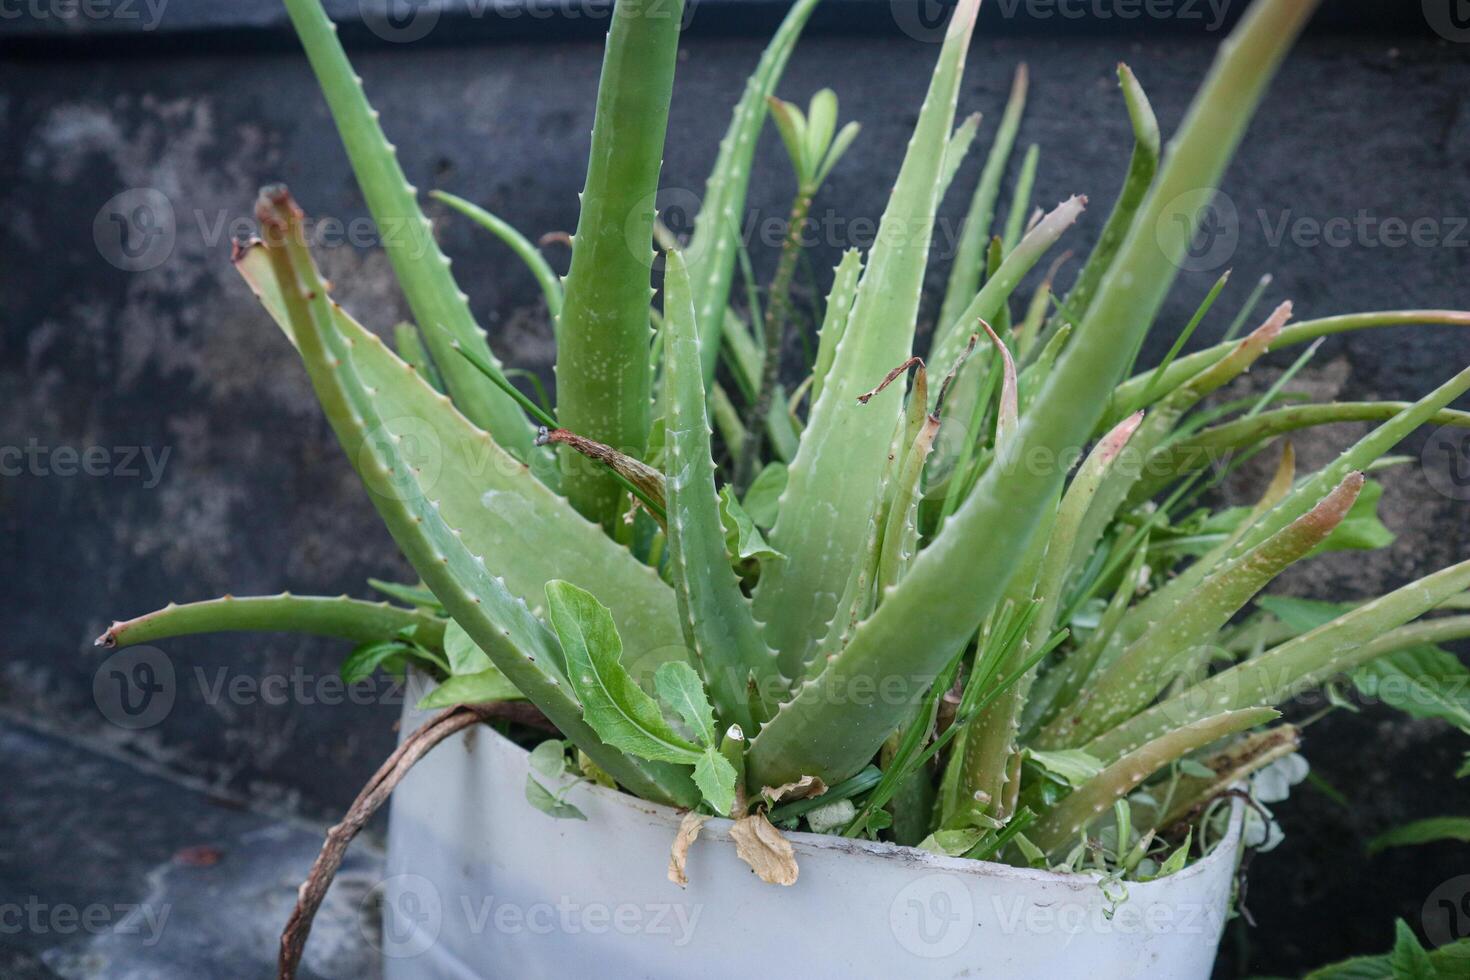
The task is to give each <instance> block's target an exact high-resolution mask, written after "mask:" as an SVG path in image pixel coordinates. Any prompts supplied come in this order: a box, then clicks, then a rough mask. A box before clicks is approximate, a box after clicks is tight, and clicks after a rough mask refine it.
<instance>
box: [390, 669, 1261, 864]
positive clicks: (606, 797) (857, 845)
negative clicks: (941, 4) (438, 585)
mask: <svg viewBox="0 0 1470 980" xmlns="http://www.w3.org/2000/svg"><path fill="white" fill-rule="evenodd" d="M415 673H417V671H415ZM422 679H423V680H424V681H426V682H427V685H428V686H427V687H426V688H425V689H424V690H425V691H428V690H432V689H433V687H436V686H437V683H436V682H435V681H434V680H433V679H432V678H430V677H428V676H427V675H423V676H422ZM417 700H418V699H417V698H416V697H410V698H408V699H405V703H404V707H405V709H406V710H407V711H409V712H414V713H415V714H420V715H426V714H427V712H420V711H419V709H417V708H416V707H414V705H415V704H416V703H417ZM412 727H417V725H416V724H415V725H414V726H412ZM412 727H410V726H409V725H408V724H407V722H406V721H405V724H404V725H403V726H402V729H403V731H405V732H407V731H411V730H412ZM467 738H474V739H480V738H491V739H493V740H494V744H495V747H496V748H497V749H498V750H500V751H501V752H509V753H510V754H512V755H514V757H515V758H516V759H517V761H518V762H519V763H523V764H525V765H526V766H527V768H528V769H529V766H530V752H529V751H528V750H527V749H524V748H522V747H521V746H519V745H517V744H516V743H515V742H513V741H511V740H510V739H508V738H506V737H505V736H504V735H502V734H501V733H500V732H498V731H496V730H495V729H494V728H492V727H491V726H489V725H476V726H473V727H471V728H469V729H467V730H466V731H465V732H464V733H462V734H461V735H457V736H455V738H453V739H451V740H450V741H451V742H454V741H458V740H461V739H467ZM567 795H568V797H569V798H575V797H578V796H580V797H583V798H589V797H590V798H591V799H594V800H597V801H600V802H601V803H603V804H604V805H616V806H621V807H624V808H626V809H632V810H636V811H638V812H640V813H642V814H643V815H644V816H646V817H650V818H652V819H654V820H655V821H657V822H659V823H662V824H665V825H667V827H668V830H669V842H670V844H672V843H673V840H674V834H675V833H676V832H677V830H678V827H679V823H680V821H681V820H682V818H683V816H684V814H685V813H687V812H688V811H687V810H686V809H681V808H678V807H673V806H668V805H666V804H663V803H655V802H653V801H651V800H645V799H642V798H641V797H637V796H634V795H632V794H631V793H625V792H623V791H622V790H620V789H609V788H608V787H606V786H601V785H599V784H597V783H594V782H591V781H590V780H581V781H579V782H578V784H577V785H576V786H573V787H571V788H570V789H569V791H568V794H567ZM528 805H529V804H528ZM1244 815H1245V808H1244V806H1243V804H1242V803H1241V801H1240V800H1239V799H1235V800H1233V801H1232V802H1231V812H1230V822H1229V826H1228V829H1227V830H1226V832H1225V835H1224V836H1223V837H1221V838H1220V840H1219V841H1218V842H1216V844H1215V846H1214V848H1212V849H1211V851H1210V853H1208V854H1206V855H1205V856H1204V857H1202V858H1199V859H1198V860H1195V861H1192V862H1190V863H1189V864H1187V865H1185V866H1184V867H1183V868H1181V869H1180V870H1179V871H1176V872H1174V873H1173V874H1171V875H1169V876H1167V878H1160V879H1156V881H1170V882H1183V881H1186V880H1187V879H1189V878H1192V877H1196V876H1199V875H1203V874H1206V873H1207V872H1208V871H1209V870H1210V869H1211V868H1212V867H1213V866H1214V865H1216V864H1219V863H1220V862H1223V861H1226V860H1229V861H1231V862H1233V861H1234V860H1235V855H1236V853H1237V851H1238V845H1239V843H1240V839H1241V832H1242V827H1243V824H1244ZM733 826H734V821H733V820H730V819H729V818H727V817H711V818H710V819H709V820H708V821H706V822H705V824H704V827H703V828H702V829H701V831H700V837H701V839H704V838H711V839H715V840H722V841H728V842H733V838H732V837H731V836H730V828H731V827H733ZM781 834H782V836H784V837H785V838H786V839H787V840H788V841H789V842H790V843H791V846H792V849H793V850H794V851H795V853H796V855H797V857H798V859H799V858H800V856H801V855H802V854H809V855H811V854H817V853H819V852H823V851H838V852H843V853H846V854H849V855H851V856H852V857H853V858H854V859H857V860H864V861H875V862H881V863H885V864H886V863H891V862H897V863H903V864H906V865H908V866H909V867H910V868H911V869H912V870H914V871H916V872H924V871H928V872H945V873H948V874H956V875H965V876H969V877H976V878H982V877H983V878H1010V879H1014V880H1018V881H1028V882H1034V883H1038V884H1039V883H1046V884H1050V885H1062V886H1066V887H1069V888H1072V889H1074V890H1078V891H1081V890H1085V889H1092V888H1095V887H1096V885H1097V882H1098V880H1099V879H1101V878H1102V875H1101V874H1100V873H1098V872H1096V871H1080V872H1067V871H1048V870H1041V869H1037V868H1017V867H1015V866H1013V865H1009V864H999V863H997V862H994V861H981V860H977V859H975V858H961V857H949V856H948V855H943V854H933V853H931V852H929V851H922V850H919V849H918V848H917V847H909V846H906V845H903V844H892V843H889V842H887V841H870V840H859V839H856V838H848V837H838V836H836V835H834V834H814V833H811V832H809V831H795V830H792V831H786V830H783V831H781ZM798 863H800V862H799V860H798ZM1127 884H1128V887H1129V888H1130V889H1134V888H1147V887H1148V886H1150V885H1152V884H1155V881H1130V882H1128V883H1127Z"/></svg>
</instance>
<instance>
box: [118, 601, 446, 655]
mask: <svg viewBox="0 0 1470 980" xmlns="http://www.w3.org/2000/svg"><path fill="white" fill-rule="evenodd" d="M411 627H416V628H417V633H416V636H417V637H418V638H419V640H420V642H422V643H423V644H424V645H425V646H428V647H441V646H443V644H444V620H442V619H440V618H439V617H438V616H434V615H431V614H430V613H427V612H425V611H423V610H422V609H403V608H400V607H398V606H392V605H389V604H388V603H386V602H368V601H365V600H363V599H349V598H347V596H345V595H344V596H312V595H292V594H291V593H289V592H282V593H281V594H280V595H261V596H232V595H227V596H221V597H220V598H218V599H206V600H204V601H202V602H185V603H173V602H171V603H169V604H168V605H167V606H164V607H163V608H162V609H158V610H155V611H153V612H150V613H146V614H144V615H142V616H138V617H135V618H133V619H127V620H120V621H118V622H115V623H113V624H112V625H111V626H109V627H108V628H107V632H105V633H103V634H102V635H101V636H99V637H97V645H98V646H99V647H109V648H110V647H130V646H133V645H135V644H138V643H152V642H154V641H156V640H166V639H170V638H172V637H175V636H191V635H193V634H195V633H232V632H239V631H259V632H263V633H274V632H281V633H307V634H310V635H312V636H335V637H340V638H342V639H344V640H352V641H353V642H354V643H369V642H372V641H374V640H386V639H389V638H391V637H392V636H394V635H396V634H397V633H398V632H399V631H400V630H404V629H409V628H411Z"/></svg>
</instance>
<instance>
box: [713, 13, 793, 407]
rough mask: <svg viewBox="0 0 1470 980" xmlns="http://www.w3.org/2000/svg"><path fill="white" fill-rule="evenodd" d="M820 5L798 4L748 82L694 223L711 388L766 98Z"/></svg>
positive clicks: (768, 46) (721, 144) (731, 120)
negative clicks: (808, 21)
mask: <svg viewBox="0 0 1470 980" xmlns="http://www.w3.org/2000/svg"><path fill="white" fill-rule="evenodd" d="M816 5H817V0H797V2H796V3H794V4H792V6H791V10H790V11H789V12H788V13H787V14H786V19H785V20H783V21H782V22H781V26H780V27H778V28H777V29H776V33H775V35H773V36H772V38H771V41H770V43H769V44H767V45H766V49H765V51H764V52H763V53H762V54H761V59H760V63H759V64H757V65H756V67H755V71H754V72H752V73H751V76H750V78H749V79H748V80H747V81H746V83H745V92H744V93H743V94H742V95H741V96H740V101H739V102H737V103H736V104H735V111H734V113H733V114H732V115H731V117H730V127H729V129H728V130H726V132H725V136H724V138H723V139H722V140H720V150H719V154H718V155H717V156H716V157H715V165H714V169H713V170H712V171H710V175H709V179H708V180H707V181H705V185H704V200H703V201H702V202H700V207H699V215H698V216H697V217H696V218H695V221H694V234H693V236H692V237H691V238H690V240H689V246H688V248H686V249H685V250H684V251H685V255H686V256H687V257H688V261H689V276H690V282H691V283H693V286H694V315H695V318H696V320H697V321H698V323H699V340H700V349H701V352H702V355H703V357H704V382H705V387H706V388H708V387H709V384H710V382H711V381H713V380H714V376H715V366H716V364H717V363H718V358H719V353H720V342H719V341H720V331H721V329H722V326H723V323H724V317H725V307H726V306H727V305H728V304H729V302H730V284H731V281H732V280H733V278H734V275H735V258H736V256H735V253H736V246H737V244H738V242H739V237H740V215H741V211H742V210H743V209H744V207H745V192H746V188H747V187H748V186H749V184H750V167H751V161H752V160H753V159H754V158H755V147H756V143H757V141H758V137H759V136H760V131H761V124H762V123H764V122H765V119H766V113H767V112H768V111H769V109H768V106H767V103H766V99H767V98H768V97H770V96H771V95H772V94H773V93H774V92H775V91H776V83H777V82H778V81H780V79H781V73H782V72H784V71H785V70H786V62H787V61H788V60H790V58H791V52H792V51H793V50H794V49H795V48H796V40H797V38H798V37H800V36H801V30H802V28H803V27H805V26H806V22H807V18H809V17H810V16H811V14H812V10H813V9H814V8H815V7H816Z"/></svg>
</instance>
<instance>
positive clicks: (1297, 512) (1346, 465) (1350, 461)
mask: <svg viewBox="0 0 1470 980" xmlns="http://www.w3.org/2000/svg"><path fill="white" fill-rule="evenodd" d="M1467 390H1470V368H1466V369H1465V370H1463V371H1461V372H1460V373H1459V374H1457V375H1455V376H1454V377H1453V378H1451V379H1450V380H1448V381H1446V382H1445V383H1444V384H1442V385H1440V386H1439V387H1438V388H1436V389H1435V390H1434V391H1432V392H1430V393H1429V394H1428V395H1425V396H1424V397H1423V398H1421V399H1420V400H1419V401H1417V402H1414V403H1413V404H1412V405H1411V406H1409V407H1408V408H1406V409H1404V410H1403V411H1401V412H1399V413H1398V414H1397V415H1395V416H1393V418H1391V419H1389V420H1388V421H1387V422H1385V423H1383V424H1382V425H1380V426H1379V427H1378V428H1376V429H1374V430H1373V431H1372V432H1369V433H1368V434H1367V435H1365V436H1364V437H1363V438H1362V439H1359V440H1358V441H1357V442H1356V443H1354V444H1353V445H1352V446H1350V447H1348V448H1347V449H1346V450H1344V451H1343V452H1342V453H1341V454H1339V455H1338V457H1337V459H1335V460H1333V461H1332V462H1331V463H1329V464H1328V465H1327V466H1324V467H1322V469H1320V470H1318V471H1317V472H1316V473H1314V474H1312V475H1311V476H1309V477H1307V478H1306V479H1304V480H1302V481H1301V482H1300V483H1298V484H1297V485H1296V486H1295V487H1293V488H1292V490H1291V492H1290V493H1288V494H1286V496H1284V497H1283V498H1282V499H1281V500H1280V502H1278V503H1277V504H1276V506H1274V507H1272V508H1271V509H1270V510H1268V511H1266V512H1265V513H1264V514H1261V515H1259V516H1256V517H1254V518H1253V519H1252V520H1251V523H1250V525H1249V527H1248V528H1247V529H1246V530H1245V531H1244V532H1243V533H1241V534H1240V535H1239V536H1238V537H1237V538H1236V539H1235V541H1234V544H1233V546H1232V548H1231V549H1230V550H1229V551H1225V552H1222V553H1219V554H1214V553H1212V554H1211V555H1208V556H1206V557H1207V558H1209V559H1211V561H1217V560H1219V559H1223V558H1230V557H1234V556H1237V555H1239V554H1240V553H1241V552H1242V551H1244V550H1245V549H1248V548H1252V547H1254V546H1256V545H1257V544H1259V543H1260V542H1261V541H1262V540H1264V539H1265V538H1266V537H1269V536H1270V535H1272V534H1275V533H1276V532H1277V531H1279V530H1280V529H1281V528H1283V527H1285V526H1286V525H1287V524H1289V523H1291V522H1292V521H1294V520H1296V519H1297V518H1298V517H1300V516H1301V515H1302V514H1303V513H1305V512H1306V511H1307V510H1308V509H1310V508H1311V506H1312V505H1313V504H1314V503H1315V502H1316V501H1318V500H1320V499H1321V498H1322V496H1323V495H1325V494H1326V493H1327V491H1328V490H1329V489H1331V488H1332V487H1333V486H1335V485H1336V484H1337V483H1339V482H1341V481H1342V479H1343V478H1344V477H1346V476H1347V474H1348V473H1351V472H1352V471H1354V470H1366V469H1367V468H1368V467H1369V466H1370V465H1371V464H1372V463H1373V461H1374V460H1376V459H1378V458H1379V457H1380V456H1382V455H1383V454H1385V453H1387V452H1388V451H1389V450H1390V449H1392V448H1393V447H1394V446H1396V445H1398V443H1399V442H1400V441H1402V440H1403V439H1404V438H1405V437H1407V436H1408V435H1409V433H1411V432H1413V431H1414V429H1416V428H1418V427H1419V426H1420V425H1422V424H1424V422H1426V421H1428V420H1429V419H1431V418H1433V417H1434V415H1435V414H1436V413H1437V412H1439V411H1440V410H1441V409H1443V408H1444V407H1445V406H1446V405H1448V404H1449V403H1450V402H1451V401H1453V400H1454V399H1456V398H1458V397H1459V396H1460V395H1462V394H1464V392H1465V391H1467ZM1258 417H1259V416H1258ZM1210 568H1211V566H1210V565H1207V564H1206V563H1205V561H1204V560H1203V559H1201V560H1199V561H1196V562H1195V563H1194V564H1192V565H1190V566H1189V567H1188V568H1186V569H1184V570H1183V571H1182V572H1180V573H1179V574H1178V575H1176V576H1175V577H1174V578H1173V579H1171V580H1170V581H1169V582H1168V583H1167V584H1165V585H1164V586H1163V588H1161V589H1159V590H1158V591H1157V592H1155V593H1154V594H1153V595H1151V596H1149V597H1148V598H1147V599H1145V600H1144V601H1143V602H1141V603H1139V604H1138V605H1137V606H1135V607H1134V609H1133V610H1132V611H1131V612H1130V613H1129V614H1128V617H1127V618H1126V619H1125V620H1124V622H1123V624H1122V625H1121V626H1120V629H1122V630H1123V631H1124V632H1125V634H1126V636H1127V638H1128V639H1129V640H1130V641H1131V640H1132V639H1133V638H1135V637H1137V636H1138V635H1139V633H1140V632H1141V631H1142V629H1143V628H1144V627H1143V624H1146V623H1148V622H1153V621H1157V620H1159V619H1161V618H1163V617H1164V616H1165V615H1167V614H1168V611H1169V610H1170V609H1172V608H1174V607H1175V605H1176V604H1178V603H1179V602H1181V601H1183V599H1184V598H1185V597H1186V596H1187V595H1188V594H1189V592H1190V591H1191V590H1192V589H1194V587H1195V586H1196V585H1198V584H1199V582H1200V581H1201V580H1202V579H1203V578H1204V577H1205V575H1206V574H1208V573H1209V571H1210Z"/></svg>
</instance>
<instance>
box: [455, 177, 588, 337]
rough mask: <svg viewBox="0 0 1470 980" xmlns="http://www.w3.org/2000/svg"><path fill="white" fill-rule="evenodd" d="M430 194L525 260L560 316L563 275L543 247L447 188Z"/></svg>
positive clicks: (549, 306) (551, 308)
mask: <svg viewBox="0 0 1470 980" xmlns="http://www.w3.org/2000/svg"><path fill="white" fill-rule="evenodd" d="M429 196H430V197H432V198H434V199H435V200H436V201H443V202H444V203H445V204H447V205H449V206H450V207H452V208H454V210H456V211H458V212H459V213H460V214H462V215H464V216H465V217H466V218H469V219H470V220H471V221H473V222H474V223H475V224H477V225H479V226H480V227H481V228H484V229H485V230H486V231H488V232H490V234H492V235H494V236H495V237H496V238H498V239H500V240H501V241H502V242H504V243H505V244H506V246H507V247H509V248H510V250H511V251H512V252H514V253H515V256H516V258H518V259H520V260H521V261H522V262H524V263H525V264H526V268H527V269H530V270H531V275H533V276H535V277H536V285H538V286H540V287H541V295H543V296H545V297H546V308H547V310H549V311H550V312H551V315H552V317H553V318H555V317H558V316H560V315H561V305H562V298H563V297H562V288H561V278H560V277H559V276H557V274H556V273H555V272H553V271H552V269H551V264H550V263H549V262H547V261H546V257H545V256H543V255H542V254H541V250H540V249H539V248H537V247H536V246H535V245H534V244H532V243H531V241H530V239H528V238H526V236H525V235H522V234H521V233H520V232H519V231H517V230H516V229H515V226H514V225H512V224H511V223H510V222H509V221H506V220H505V219H504V218H500V217H497V216H495V215H493V214H491V213H490V212H489V211H486V210H485V209H484V208H482V207H480V206H479V205H477V204H472V203H470V202H469V201H466V200H465V199H464V198H462V197H458V196H456V195H454V194H450V193H449V192H448V191H430V192H429Z"/></svg>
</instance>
